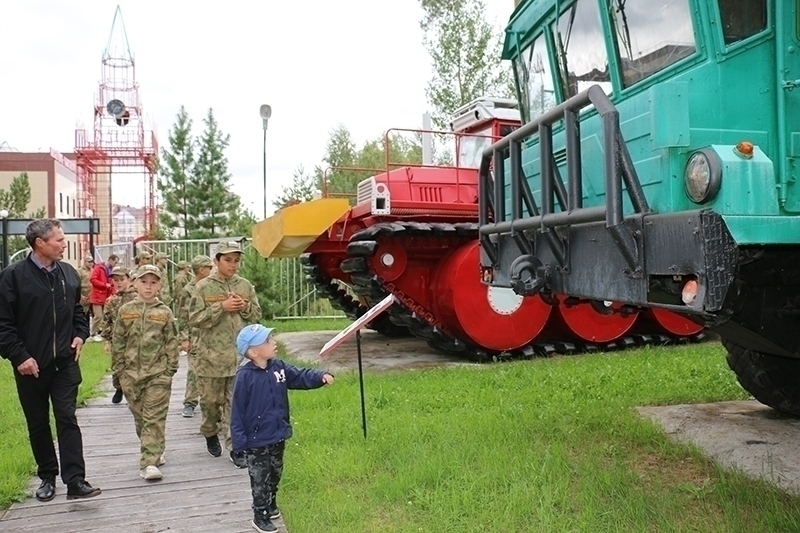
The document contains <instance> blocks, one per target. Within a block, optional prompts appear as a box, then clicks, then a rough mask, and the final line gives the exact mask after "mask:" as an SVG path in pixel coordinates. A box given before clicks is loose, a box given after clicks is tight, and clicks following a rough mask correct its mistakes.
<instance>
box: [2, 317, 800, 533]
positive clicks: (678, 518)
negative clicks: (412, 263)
mask: <svg viewBox="0 0 800 533" xmlns="http://www.w3.org/2000/svg"><path fill="white" fill-rule="evenodd" d="M333 329H336V328H333ZM82 367H83V369H84V388H82V391H81V395H82V397H84V398H85V397H87V396H88V395H89V392H90V390H91V387H92V386H94V385H95V384H96V383H97V381H99V379H100V378H101V377H102V375H103V374H104V373H105V372H106V370H107V368H108V357H107V356H105V355H103V354H102V351H101V346H100V345H99V344H93V345H89V346H88V347H87V348H86V351H85V353H84V357H83V358H82ZM336 377H337V381H336V383H335V384H334V386H332V387H326V388H323V389H321V390H314V391H292V392H291V393H290V395H291V402H292V417H293V422H294V428H295V433H294V437H293V438H292V439H291V440H290V441H289V443H288V445H287V451H286V466H285V470H284V478H283V481H282V483H281V490H280V493H279V503H280V505H281V507H282V510H283V512H284V518H285V521H286V524H287V527H288V529H289V531H291V532H292V533H298V532H301V533H302V532H317V531H326V532H348V533H350V532H387V531H388V532H426V533H427V532H436V533H439V532H459V533H461V532H471V531H474V532H554V533H561V532H602V533H605V532H625V533H627V532H640V531H641V532H684V531H686V532H689V531H691V532H720V533H722V532H725V533H727V532H753V531H757V532H773V531H774V532H776V533H777V532H781V533H783V532H789V531H798V524H800V498H797V497H793V496H789V495H787V494H785V493H783V492H781V491H779V490H778V489H776V488H773V487H771V486H770V485H768V484H766V483H763V482H757V481H752V480H750V479H747V478H745V477H744V476H742V475H739V474H735V473H726V472H723V471H721V470H720V469H718V468H717V467H716V466H715V465H714V464H713V463H712V462H711V461H710V460H708V459H706V458H705V457H703V456H702V454H700V453H699V452H698V451H697V450H695V449H693V448H691V447H688V446H683V445H677V444H673V443H671V442H670V441H669V440H668V439H667V437H666V436H665V435H664V433H663V432H662V431H661V429H660V428H659V427H658V426H657V425H655V424H654V423H652V422H650V421H649V420H644V419H642V418H640V417H639V416H637V414H636V412H635V407H636V406H639V405H660V404H675V403H691V402H711V401H719V400H734V399H744V398H747V394H746V393H745V392H744V391H743V390H742V389H741V388H740V387H739V386H738V384H737V383H736V380H735V378H734V376H733V374H732V373H731V372H730V371H729V370H728V369H727V366H726V364H725V360H724V352H723V349H722V348H721V347H720V346H719V344H717V343H706V344H699V345H688V346H680V347H673V348H649V349H644V350H636V351H629V352H625V353H610V354H598V355H587V356H575V357H556V358H552V359H534V360H531V361H520V362H514V363H503V364H494V365H483V366H475V365H464V366H460V367H448V368H441V369H428V370H408V371H395V372H387V373H380V374H367V375H366V376H365V387H366V404H367V424H368V435H367V439H366V440H365V439H364V438H363V436H362V432H361V415H360V399H359V388H358V376H357V374H356V373H342V372H339V373H337V376H336ZM0 383H2V385H0V390H2V394H4V395H5V397H3V398H2V400H3V401H0V406H2V407H0V408H2V409H4V410H5V411H4V412H3V413H2V414H3V415H5V416H3V417H2V418H0V443H1V444H0V446H3V451H4V452H5V453H3V454H2V455H0V458H2V459H0V460H1V461H2V462H0V480H1V481H0V503H2V505H3V507H7V506H8V505H9V504H10V503H11V502H12V501H13V500H14V498H16V497H18V496H19V495H20V494H21V493H22V490H23V489H24V487H25V486H26V485H27V483H28V482H29V479H30V476H31V475H32V473H33V471H34V464H33V460H32V457H31V455H30V449H29V446H28V441H27V435H26V432H25V429H24V421H23V418H22V415H21V413H20V412H19V407H18V401H17V399H16V391H15V389H14V385H13V378H12V377H11V372H10V365H8V364H7V363H6V364H5V365H4V366H3V367H2V372H0Z"/></svg>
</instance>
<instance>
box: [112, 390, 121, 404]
mask: <svg viewBox="0 0 800 533" xmlns="http://www.w3.org/2000/svg"><path fill="white" fill-rule="evenodd" d="M121 401H122V389H117V390H116V391H115V392H114V397H113V398H111V403H119V402H121Z"/></svg>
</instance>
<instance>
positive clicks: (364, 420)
mask: <svg viewBox="0 0 800 533" xmlns="http://www.w3.org/2000/svg"><path fill="white" fill-rule="evenodd" d="M356 352H358V386H359V388H360V389H361V428H362V429H363V430H364V438H365V439H366V438H367V408H366V406H365V404H364V369H363V368H362V366H361V330H360V329H359V330H357V331H356Z"/></svg>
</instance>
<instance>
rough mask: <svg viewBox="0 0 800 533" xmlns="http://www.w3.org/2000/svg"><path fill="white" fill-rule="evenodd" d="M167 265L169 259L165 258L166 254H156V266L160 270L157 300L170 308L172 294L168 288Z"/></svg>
mask: <svg viewBox="0 0 800 533" xmlns="http://www.w3.org/2000/svg"><path fill="white" fill-rule="evenodd" d="M168 264H169V259H168V258H167V254H165V253H162V252H158V253H157V254H156V266H157V267H158V268H159V269H161V290H160V291H158V299H159V300H161V301H162V302H164V303H165V304H167V305H168V306H170V307H171V306H172V292H171V291H170V286H169V271H168V267H167V265H168Z"/></svg>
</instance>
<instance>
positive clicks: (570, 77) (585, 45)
mask: <svg viewBox="0 0 800 533" xmlns="http://www.w3.org/2000/svg"><path fill="white" fill-rule="evenodd" d="M642 3H643V2H640V4H642ZM553 35H554V36H555V43H556V50H557V52H558V54H557V57H558V67H559V71H560V77H561V86H562V87H563V89H564V94H565V96H566V98H569V97H570V96H574V95H576V94H578V93H579V92H581V91H583V90H585V89H588V88H589V87H591V86H592V85H600V86H601V87H602V88H603V90H604V91H605V93H606V94H611V78H610V77H609V74H608V56H607V55H606V45H605V41H604V39H603V28H602V25H601V23H600V11H599V10H598V7H597V0H578V1H577V2H575V3H574V4H572V6H571V7H570V8H569V9H567V10H566V11H565V12H564V13H563V14H562V15H561V17H560V18H559V19H558V20H557V21H556V22H555V23H554V24H553Z"/></svg>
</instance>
